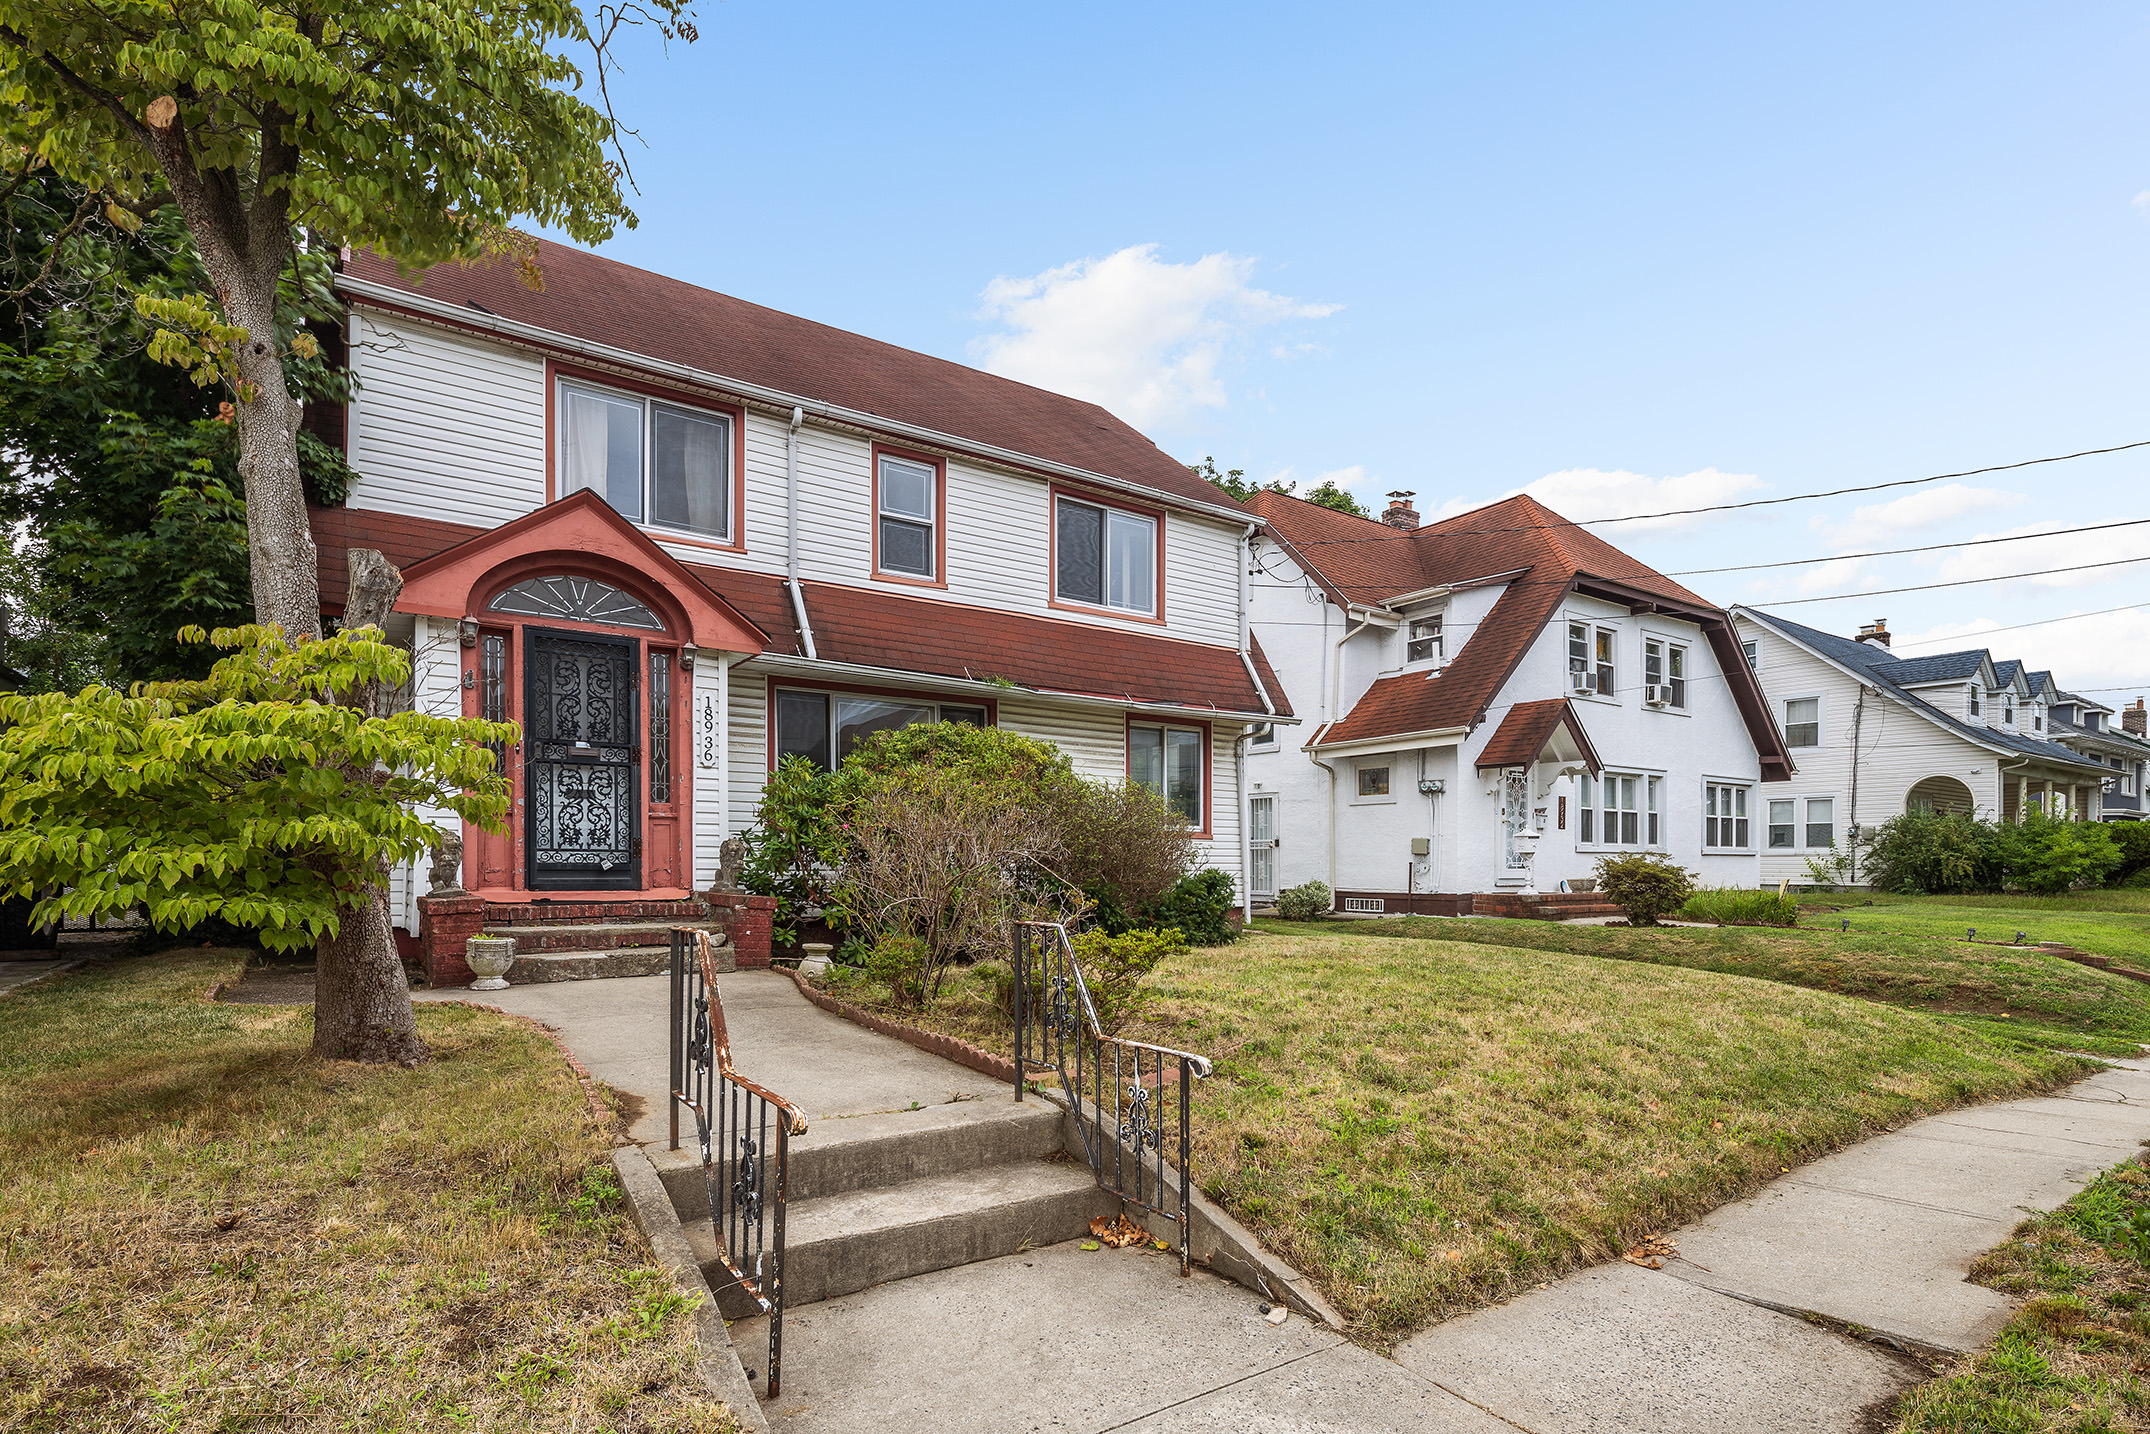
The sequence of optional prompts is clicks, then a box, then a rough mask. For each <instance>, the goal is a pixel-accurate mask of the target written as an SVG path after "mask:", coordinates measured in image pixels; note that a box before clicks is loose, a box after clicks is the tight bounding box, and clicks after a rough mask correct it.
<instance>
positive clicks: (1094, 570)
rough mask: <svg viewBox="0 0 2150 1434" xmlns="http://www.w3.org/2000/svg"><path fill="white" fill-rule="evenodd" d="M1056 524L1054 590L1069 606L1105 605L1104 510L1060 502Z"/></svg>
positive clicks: (1063, 499)
mask: <svg viewBox="0 0 2150 1434" xmlns="http://www.w3.org/2000/svg"><path fill="white" fill-rule="evenodd" d="M1059 508H1060V510H1059V513H1058V515H1057V516H1056V518H1055V520H1054V521H1055V522H1056V523H1057V524H1058V525H1059V532H1058V533H1057V534H1056V536H1055V540H1054V551H1053V566H1054V568H1055V570H1056V571H1055V572H1054V574H1053V590H1054V591H1055V592H1056V593H1058V594H1059V595H1060V596H1061V597H1062V598H1064V599H1066V600H1067V601H1068V602H1086V603H1094V604H1097V605H1099V606H1103V605H1104V602H1105V510H1104V509H1102V508H1092V507H1090V506H1089V505H1088V504H1086V503H1070V502H1069V501H1068V500H1067V499H1065V498H1062V499H1061V500H1060V505H1059Z"/></svg>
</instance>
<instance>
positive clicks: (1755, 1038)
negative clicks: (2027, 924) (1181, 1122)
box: [913, 923, 2089, 1346]
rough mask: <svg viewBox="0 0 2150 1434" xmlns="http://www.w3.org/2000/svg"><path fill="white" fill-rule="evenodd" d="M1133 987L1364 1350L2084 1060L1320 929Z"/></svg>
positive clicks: (1936, 1027)
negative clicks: (1194, 1073) (1821, 1161)
mask: <svg viewBox="0 0 2150 1434" xmlns="http://www.w3.org/2000/svg"><path fill="white" fill-rule="evenodd" d="M1515 924H1516V925H1518V926H1520V925H1523V924H1524V923H1515ZM1474 925H1475V923H1474ZM1301 929H1302V930H1303V929H1304V928H1301ZM1445 929H1449V930H1455V929H1457V927H1456V925H1454V924H1450V925H1448V926H1447V927H1446V928H1445ZM1149 984H1150V985H1151V986H1152V987H1153V989H1154V991H1155V995H1156V1000H1155V1004H1154V1005H1153V1006H1152V1008H1151V1010H1150V1012H1149V1013H1148V1015H1147V1016H1146V1017H1145V1018H1143V1019H1140V1020H1138V1021H1137V1022H1136V1023H1135V1024H1134V1025H1133V1026H1132V1027H1131V1028H1130V1031H1129V1033H1130V1034H1132V1035H1135V1036H1138V1037H1140V1038H1143V1039H1148V1040H1154V1041H1158V1042H1160V1043H1163V1044H1167V1045H1173V1046H1179V1047H1182V1048H1185V1049H1190V1050H1196V1051H1201V1052H1204V1053H1205V1054H1208V1055H1210V1056H1211V1057H1213V1058H1214V1059H1215V1060H1216V1063H1217V1073H1216V1076H1215V1078H1213V1079H1211V1080H1209V1081H1207V1082H1204V1083H1202V1084H1200V1085H1198V1086H1197V1087H1196V1088H1195V1099H1196V1103H1197V1112H1198V1114H1197V1120H1196V1140H1197V1145H1196V1153H1195V1173H1196V1177H1197V1179H1198V1180H1199V1181H1200V1182H1201V1184H1202V1185H1203V1187H1204V1188H1205V1190H1207V1191H1208V1193H1209V1194H1211V1195H1212V1196H1213V1197H1215V1198H1216V1199H1217V1200H1218V1201H1220V1202H1221V1203H1222V1204H1223V1205H1224V1206H1225V1207H1226V1208H1227V1209H1229V1210H1230V1211H1231V1212H1232V1213H1233V1214H1234V1215H1236V1216H1237V1217H1239V1218H1240V1219H1241V1220H1243V1221H1245V1222H1246V1223H1247V1224H1248V1225H1249V1226H1251V1227H1252V1228H1253V1229H1254V1230H1255V1231H1256V1232H1257V1233H1258V1234H1259V1235H1260V1236H1261V1238H1262V1239H1263V1241H1264V1242H1265V1243H1267V1244H1268V1245H1269V1247H1270V1248H1271V1249H1274V1250H1276V1251H1277V1252H1278V1253H1279V1254H1281V1255H1282V1256H1283V1257H1284V1258H1286V1259H1287V1260H1289V1261H1291V1262H1292V1263H1293V1264H1295V1265H1297V1266H1299V1267H1300V1268H1301V1269H1303V1270H1305V1271H1306V1272H1307V1273H1308V1274H1310V1275H1312V1276H1313V1277H1314V1278H1315V1279H1317V1280H1318V1281H1319V1282H1320V1283H1321V1286H1322V1289H1323V1291H1324V1293H1326V1294H1327V1295H1328V1297H1329V1298H1330V1299H1331V1300H1332V1301H1334V1302H1335V1303H1336V1305H1337V1306H1338V1307H1339V1308H1340V1309H1342V1310H1343V1311H1344V1313H1345V1314H1346V1315H1347V1316H1348V1317H1349V1318H1350V1319H1351V1321H1352V1322H1353V1324H1354V1326H1355V1328H1356V1332H1357V1333H1358V1334H1359V1336H1360V1337H1361V1338H1363V1339H1365V1340H1366V1341H1367V1342H1369V1343H1371V1344H1374V1345H1377V1346H1378V1345H1383V1344H1386V1343H1388V1342H1391V1341H1393V1340H1395V1339H1399V1338H1401V1337H1403V1336H1404V1335H1407V1334H1409V1333H1411V1332H1412V1331H1414V1330H1417V1329H1420V1328H1423V1327H1424V1326H1426V1325H1427V1324H1429V1323H1431V1322H1433V1321H1434V1320H1436V1319H1439V1318H1441V1317H1443V1316H1446V1315H1448V1314H1452V1313H1455V1312H1458V1311H1461V1310H1465V1309H1469V1308H1472V1307H1475V1306H1479V1305H1483V1304H1486V1303H1488V1302H1490V1301H1494V1300H1498V1299H1501V1298H1504V1297H1506V1296H1508V1295H1510V1294H1512V1293H1514V1292H1516V1291H1517V1290H1519V1289H1522V1288H1525V1287H1527V1286H1529V1285H1531V1284H1535V1283H1537V1282H1539V1281H1541V1280H1546V1279H1549V1278H1552V1277H1554V1276H1556V1275H1559V1274H1562V1273H1565V1272H1566V1271H1569V1270H1572V1269H1575V1268H1577V1267H1580V1266H1583V1265H1588V1264H1592V1263H1596V1262H1598V1261H1601V1260H1605V1259H1609V1258H1612V1257H1614V1256H1616V1255H1617V1254H1618V1253H1619V1252H1620V1251H1621V1250H1623V1249H1625V1248H1627V1247H1628V1246H1630V1245H1632V1244H1633V1243H1635V1242H1636V1241H1637V1240H1639V1239H1640V1238H1641V1237H1643V1236H1645V1235H1647V1234H1649V1233H1651V1232H1654V1231H1658V1230H1662V1229H1664V1228H1666V1227H1668V1226H1671V1225H1673V1224H1675V1223H1678V1222H1680V1221H1683V1220H1687V1219H1691V1218H1693V1217H1695V1216H1697V1215H1700V1214H1702V1213H1703V1212H1705V1211H1707V1210H1710V1209H1712V1208H1714V1207H1715V1206H1717V1205H1719V1204H1722V1203H1723V1202H1724V1201H1726V1200H1728V1199H1731V1198H1733V1197H1735V1196H1738V1195H1740V1194H1742V1193H1745V1192H1747V1191H1749V1190H1752V1189H1753V1188H1755V1187H1756V1186H1757V1185H1759V1184H1760V1183H1761V1182H1763V1181H1766V1180H1768V1179H1770V1178H1771V1177H1773V1176H1775V1175H1777V1174H1778V1173H1779V1172H1780V1171H1781V1170H1783V1169H1784V1168H1786V1167H1789V1166H1795V1165H1798V1164H1799V1163H1800V1162H1802V1161H1805V1160H1811V1159H1813V1158H1815V1157H1816V1156H1818V1155H1821V1154H1823V1153H1824V1152H1826V1151H1828V1150H1831V1149H1834V1148H1836V1147H1838V1146H1841V1145H1844V1144H1846V1143H1848V1142H1850V1141H1852V1140H1856V1139H1858V1138H1859V1137H1860V1136H1862V1135H1865V1134H1868V1133H1870V1132H1872V1131H1875V1130H1878V1129H1881V1128H1883V1127H1886V1126H1890V1125H1894V1124H1897V1123H1900V1122H1902V1121H1904V1120H1906V1119H1908V1118H1911V1117H1913V1116H1916V1115H1920V1114H1924V1113H1926V1112H1928V1111H1933V1110H1938V1109H1941V1108H1943V1107H1946V1106H1950V1105H1955V1104H1959V1103H1961V1102H1964V1101H1971V1100H1982V1099H1991V1098H1994V1097H1998V1096H2005V1095H2013V1094H2017V1093H2019V1092H2022V1091H2024V1090H2032V1089H2041V1088H2045V1087H2049V1086H2051V1085H2053V1084H2055V1083H2057V1082H2059V1081H2061V1080H2064V1079H2067V1078H2069V1077H2072V1076H2075V1075H2078V1074H2081V1073H2082V1072H2083V1071H2085V1070H2087V1069H2089V1066H2088V1064H2087V1063H2085V1062H2082V1061H2080V1060H2077V1059H2074V1058H2071V1057H2068V1056H2064V1055H2059V1054H2056V1053H2053V1052H2050V1051H2045V1050H2040V1049H2035V1048H2031V1047H2028V1046H2024V1045H2021V1044H2019V1043H2013V1042H2006V1041H1999V1040H1993V1039H1989V1038H1987V1037H1985V1036H1982V1035H1980V1034H1977V1033H1975V1032H1971V1031H1967V1030H1964V1029H1962V1028H1960V1027H1958V1026H1956V1025H1952V1024H1949V1023H1947V1022H1944V1021H1941V1020H1937V1019H1935V1018H1934V1017H1931V1016H1928V1015H1925V1014H1923V1013H1920V1012H1916V1011H1906V1010H1898V1009H1894V1008H1891V1007H1888V1006H1882V1005H1875V1004H1872V1003H1868V1002H1862V1001H1851V1000H1845V999H1842V998H1840V997H1835V996H1829V995H1824V994H1821V993H1817V992H1813V991H1807V990H1801V989H1798V988H1796V987H1792V986H1786V985H1779V984H1774V983H1771V982H1767V981H1757V980H1748V979H1744V978H1741V977H1736V976H1723V975H1718V974H1714V973H1711V972H1705V971H1690V970H1683V969H1679V968H1676V967H1669V966H1659V965H1647V964H1643V963H1641V962H1632V961H1602V960H1595V959H1591V958H1590V957H1588V956H1579V955H1573V954H1568V953H1563V952H1543V951H1529V950H1519V949H1513V948H1503V947H1495V946H1480V945H1465V944H1460V943H1455V942H1434V941H1411V940H1395V939H1386V938H1379V937H1369V936H1363V935H1355V934H1352V933H1351V932H1349V931H1346V930H1342V929H1339V928H1336V927H1324V928H1317V929H1316V930H1315V932H1314V933H1313V934H1308V935H1292V936H1282V935H1275V934H1263V933H1257V934H1253V935H1250V936H1248V937H1247V938H1246V939H1245V940H1243V941H1242V942H1241V943H1240V944H1239V945H1237V946H1229V947H1218V948H1213V949H1208V950H1195V951H1190V952H1187V953H1185V954H1184V955H1180V956H1175V957H1172V958H1170V959H1169V960H1167V961H1166V962H1165V963H1164V965H1162V966H1161V967H1160V968H1159V969H1158V970H1157V972H1156V973H1154V974H1153V975H1152V976H1151V978H1150V981H1149ZM992 988H993V972H992V968H990V967H984V968H978V969H977V970H976V971H974V972H972V973H968V974H967V975H965V977H964V978H963V979H962V980H960V981H955V982H952V983H951V990H950V995H949V999H948V1000H947V1001H946V1002H945V1003H944V1004H943V1005H942V1006H941V1007H939V1008H937V1010H936V1011H935V1012H934V1013H932V1014H931V1015H928V1016H925V1017H913V1019H918V1020H921V1021H924V1022H928V1023H930V1024H932V1025H934V1026H935V1027H937V1028H939V1029H942V1030H947V1031H950V1032H952V1033H956V1034H962V1035H964V1036H966V1037H968V1038H970V1039H974V1040H979V1041H980V1042H981V1043H983V1044H986V1045H988V1046H989V1047H992V1048H995V1049H997V1048H999V1047H1000V1046H1001V1045H1003V1044H1005V1043H1006V1041H1007V1033H1006V1026H1005V1023H1004V1021H1003V1020H1002V1018H1001V1017H999V1015H998V1011H997V1006H996V1005H995V1003H994V1001H993V999H992V994H991V993H992Z"/></svg>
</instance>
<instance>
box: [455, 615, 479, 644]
mask: <svg viewBox="0 0 2150 1434" xmlns="http://www.w3.org/2000/svg"><path fill="white" fill-rule="evenodd" d="M455 633H456V640H457V641H459V642H461V643H462V644H463V646H465V647H476V646H477V645H478V620H477V619H476V618H474V617H466V618H464V619H463V620H462V621H461V622H459V623H457V624H456V625H455Z"/></svg>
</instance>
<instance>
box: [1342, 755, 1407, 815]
mask: <svg viewBox="0 0 2150 1434" xmlns="http://www.w3.org/2000/svg"><path fill="white" fill-rule="evenodd" d="M1376 767H1385V768H1387V769H1388V774H1389V789H1388V790H1387V791H1386V792H1383V793H1381V794H1380V795H1378V796H1369V797H1362V796H1360V795H1359V773H1360V772H1361V771H1363V770H1368V769H1371V768H1376ZM1396 798H1397V793H1396V760H1395V759H1394V758H1393V757H1383V758H1381V759H1380V760H1378V761H1376V760H1374V759H1372V758H1370V757H1361V758H1357V759H1355V760H1354V761H1353V762H1352V764H1351V805H1352V806H1355V807H1393V806H1395V805H1396Z"/></svg>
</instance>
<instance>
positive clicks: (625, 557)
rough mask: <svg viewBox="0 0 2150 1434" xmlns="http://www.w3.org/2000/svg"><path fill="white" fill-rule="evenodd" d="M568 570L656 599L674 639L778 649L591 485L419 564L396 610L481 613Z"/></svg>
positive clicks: (409, 573) (731, 648)
mask: <svg viewBox="0 0 2150 1434" xmlns="http://www.w3.org/2000/svg"><path fill="white" fill-rule="evenodd" d="M559 574H565V575H569V576H575V577H587V578H595V579H597V580H598V581H600V582H608V583H614V584H618V585H622V586H624V587H625V588H626V589H627V590H629V591H632V592H633V593H634V595H635V596H636V597H638V598H641V599H643V600H644V601H647V602H649V603H650V605H651V607H652V609H653V610H654V611H655V612H656V613H657V615H658V617H659V618H661V619H662V620H663V621H664V623H665V626H666V628H667V630H668V633H669V634H670V635H674V636H676V637H678V639H679V640H681V641H684V642H691V643H693V644H694V645H695V646H696V647H700V648H705V649H709V650H712V651H718V652H737V653H745V654H749V655H752V654H755V653H759V652H761V651H763V650H764V649H766V648H767V647H768V645H769V639H768V636H767V634H765V633H764V632H762V630H761V629H760V628H758V627H756V626H755V625H754V624H753V623H751V622H749V621H748V620H747V619H746V618H745V617H744V616H743V615H741V613H740V612H739V610H738V609H737V608H734V607H733V606H732V605H731V604H730V603H728V602H726V601H725V600H724V599H723V598H721V597H719V596H718V595H717V594H715V593H713V592H711V591H710V590H709V588H708V587H706V586H705V585H704V584H703V583H702V581H701V580H700V579H699V578H697V577H695V576H694V574H692V573H690V572H688V571H687V569H686V568H685V567H684V566H682V565H681V564H680V562H679V560H678V559H677V558H674V557H673V556H672V555H671V554H670V553H667V552H666V551H665V550H664V549H662V548H660V547H658V546H657V544H656V543H654V542H652V541H651V540H650V539H649V537H648V536H647V535H646V534H644V533H643V532H642V530H641V529H639V528H637V527H635V525H634V524H632V523H630V522H628V521H627V520H626V519H625V518H622V517H621V516H620V515H619V514H618V513H616V512H614V511H613V509H612V507H611V505H610V504H608V503H606V502H605V501H604V499H602V498H600V497H598V496H597V493H596V492H595V490H593V489H589V488H583V489H579V490H578V491H576V492H574V493H570V494H569V495H568V496H567V497H565V498H561V499H559V500H558V501H556V502H552V503H547V504H546V505H545V506H544V507H542V508H539V509H536V510H535V511H533V512H529V513H525V514H524V515H523V516H522V517H520V518H517V519H515V520H514V521H513V522H509V523H503V524H501V525H500V526H499V527H497V528H492V529H489V530H487V531H486V532H483V533H480V534H478V535H477V536H476V537H474V538H469V539H466V540H465V541H463V542H460V543H458V544H456V545H455V546H454V547H452V548H448V549H446V550H444V551H442V552H438V553H435V554H434V555H433V556H432V557H429V558H425V559H423V560H421V561H419V562H416V563H413V564H411V565H410V567H408V568H406V569H404V572H403V592H402V595H401V596H400V597H398V598H397V600H396V608H395V610H396V611H397V612H403V613H417V614H422V615H424V616H426V617H435V618H443V619H446V620H449V621H452V622H459V621H461V620H463V619H465V618H480V617H482V609H483V606H484V604H485V603H486V602H487V601H489V600H490V599H491V598H492V596H493V595H494V594H496V593H498V592H499V591H500V590H501V589H503V588H506V587H510V586H512V585H514V584H515V583H518V582H522V581H524V580H525V579H528V578H535V577H550V576H554V575H559Z"/></svg>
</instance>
